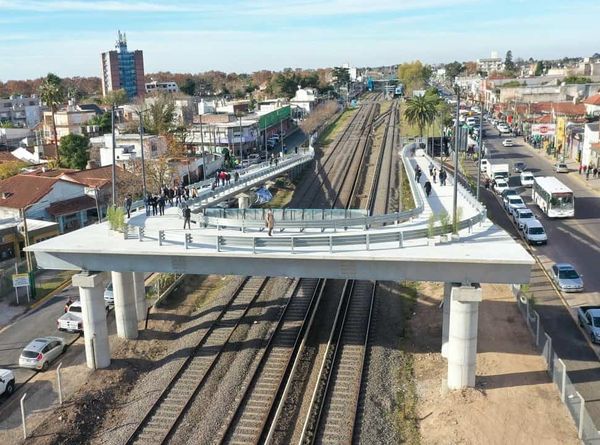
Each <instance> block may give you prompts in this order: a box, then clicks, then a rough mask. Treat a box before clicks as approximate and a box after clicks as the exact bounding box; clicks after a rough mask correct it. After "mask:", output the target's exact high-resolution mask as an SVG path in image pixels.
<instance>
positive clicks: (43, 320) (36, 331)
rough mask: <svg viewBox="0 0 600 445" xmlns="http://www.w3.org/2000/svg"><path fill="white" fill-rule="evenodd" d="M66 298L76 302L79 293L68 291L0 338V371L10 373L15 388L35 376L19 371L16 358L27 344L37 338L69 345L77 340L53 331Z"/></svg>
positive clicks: (14, 325) (29, 371)
mask: <svg viewBox="0 0 600 445" xmlns="http://www.w3.org/2000/svg"><path fill="white" fill-rule="evenodd" d="M69 296H70V297H72V298H73V299H74V300H75V299H77V298H78V290H77V289H75V288H73V287H68V288H67V289H65V290H64V291H63V292H61V293H60V294H59V295H56V296H55V297H52V298H50V299H49V300H48V301H46V302H45V303H44V304H42V305H41V306H40V307H38V308H37V309H35V310H33V311H31V312H29V313H27V314H26V315H24V316H23V317H20V318H19V319H17V321H16V322H14V323H13V324H11V325H10V326H8V327H7V328H6V329H5V330H4V331H2V333H1V334H0V368H8V369H12V370H13V372H14V373H15V378H16V383H17V386H20V385H21V384H22V383H23V382H25V381H26V380H28V379H29V378H31V377H32V376H33V375H34V374H35V371H33V370H31V369H24V368H19V356H20V355H21V351H22V350H23V348H24V347H25V346H26V345H27V343H29V342H30V341H31V340H33V339H34V338H37V337H43V336H46V335H56V336H59V337H63V338H64V339H65V340H66V341H67V343H69V344H70V343H72V342H73V341H75V339H76V338H77V337H78V335H76V334H69V333H68V332H60V331H58V330H57V329H56V319H57V318H58V317H60V316H61V315H62V314H63V308H64V305H65V302H66V301H67V299H68V297H69Z"/></svg>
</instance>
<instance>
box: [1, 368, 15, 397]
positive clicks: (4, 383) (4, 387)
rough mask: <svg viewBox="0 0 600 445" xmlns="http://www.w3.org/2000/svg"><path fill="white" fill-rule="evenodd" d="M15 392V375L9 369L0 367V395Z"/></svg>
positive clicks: (8, 394)
mask: <svg viewBox="0 0 600 445" xmlns="http://www.w3.org/2000/svg"><path fill="white" fill-rule="evenodd" d="M13 392H15V375H14V373H13V372H12V371H11V370H10V369H0V395H5V396H10V395H11V394H12V393H13Z"/></svg>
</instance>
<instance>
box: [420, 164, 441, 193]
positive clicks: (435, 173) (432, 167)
mask: <svg viewBox="0 0 600 445" xmlns="http://www.w3.org/2000/svg"><path fill="white" fill-rule="evenodd" d="M422 175H423V170H421V167H419V166H418V165H417V167H416V168H415V180H416V181H417V182H418V183H421V176H422ZM429 177H430V178H431V180H432V181H433V182H434V183H436V182H437V178H438V177H439V179H440V185H444V186H445V185H446V179H447V178H448V173H446V170H444V168H442V169H441V170H440V172H439V174H438V170H437V168H436V167H435V165H433V162H430V163H429ZM431 187H432V186H431V182H430V181H425V184H423V188H424V189H425V194H426V195H427V196H429V195H430V194H431Z"/></svg>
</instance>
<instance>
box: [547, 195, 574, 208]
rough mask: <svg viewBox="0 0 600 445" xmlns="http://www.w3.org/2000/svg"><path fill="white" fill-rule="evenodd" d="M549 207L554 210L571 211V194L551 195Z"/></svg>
mask: <svg viewBox="0 0 600 445" xmlns="http://www.w3.org/2000/svg"><path fill="white" fill-rule="evenodd" d="M550 206H551V207H552V208H554V209H572V208H573V194H572V193H552V198H551V199H550Z"/></svg>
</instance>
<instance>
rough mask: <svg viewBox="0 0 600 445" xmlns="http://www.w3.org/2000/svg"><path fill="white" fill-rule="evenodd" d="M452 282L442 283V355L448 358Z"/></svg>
mask: <svg viewBox="0 0 600 445" xmlns="http://www.w3.org/2000/svg"><path fill="white" fill-rule="evenodd" d="M451 291H452V283H444V301H443V303H442V357H444V358H448V337H449V333H450V294H451Z"/></svg>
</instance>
